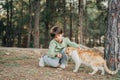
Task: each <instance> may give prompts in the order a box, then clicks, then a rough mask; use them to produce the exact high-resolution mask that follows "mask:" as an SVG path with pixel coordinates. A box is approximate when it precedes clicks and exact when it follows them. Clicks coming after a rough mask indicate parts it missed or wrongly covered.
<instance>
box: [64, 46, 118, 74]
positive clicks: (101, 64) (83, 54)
mask: <svg viewBox="0 0 120 80" xmlns="http://www.w3.org/2000/svg"><path fill="white" fill-rule="evenodd" d="M66 54H68V55H69V56H71V57H72V59H73V61H74V62H75V69H74V70H73V72H77V71H78V69H79V67H80V64H81V63H83V64H85V65H88V66H90V67H91V68H92V69H93V72H92V73H89V74H91V75H94V74H95V73H96V72H97V71H98V70H101V71H102V73H101V75H104V74H105V71H106V72H108V73H109V74H116V73H117V72H118V70H115V71H111V70H109V69H108V67H107V65H106V61H105V60H104V59H103V57H102V56H100V54H96V53H95V52H94V51H91V50H81V49H79V48H73V47H67V48H66ZM104 69H105V71H104Z"/></svg>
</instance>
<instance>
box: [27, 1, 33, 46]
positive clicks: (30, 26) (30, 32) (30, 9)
mask: <svg viewBox="0 0 120 80" xmlns="http://www.w3.org/2000/svg"><path fill="white" fill-rule="evenodd" d="M31 4H32V3H31V0H29V28H28V36H27V37H28V38H27V47H30V41H31V35H32V25H31V24H32V16H31V13H32V8H31V6H32V5H31Z"/></svg>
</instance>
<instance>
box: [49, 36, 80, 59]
mask: <svg viewBox="0 0 120 80" xmlns="http://www.w3.org/2000/svg"><path fill="white" fill-rule="evenodd" d="M67 46H71V47H76V48H77V47H79V45H78V44H76V43H75V42H71V41H70V40H69V39H68V38H65V37H63V41H62V43H58V42H57V41H56V40H54V39H53V40H51V41H50V44H49V50H48V56H50V57H55V56H56V54H58V53H60V52H61V51H62V49H63V48H65V47H67Z"/></svg>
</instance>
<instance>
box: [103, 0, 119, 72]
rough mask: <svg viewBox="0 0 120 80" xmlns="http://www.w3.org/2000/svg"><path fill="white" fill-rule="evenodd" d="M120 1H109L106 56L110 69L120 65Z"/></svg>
mask: <svg viewBox="0 0 120 80" xmlns="http://www.w3.org/2000/svg"><path fill="white" fill-rule="evenodd" d="M119 16H120V1H119V0H109V14H108V27H107V32H106V39H105V54H104V57H105V59H106V60H107V64H108V66H109V68H110V69H112V70H115V69H116V68H118V67H120V66H118V65H119V64H120V17H119Z"/></svg>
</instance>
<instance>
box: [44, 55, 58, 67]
mask: <svg viewBox="0 0 120 80" xmlns="http://www.w3.org/2000/svg"><path fill="white" fill-rule="evenodd" d="M43 59H44V62H45V64H46V65H48V66H51V67H58V66H59V60H60V58H57V57H56V58H51V57H49V56H48V55H45V56H44V57H43Z"/></svg>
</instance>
